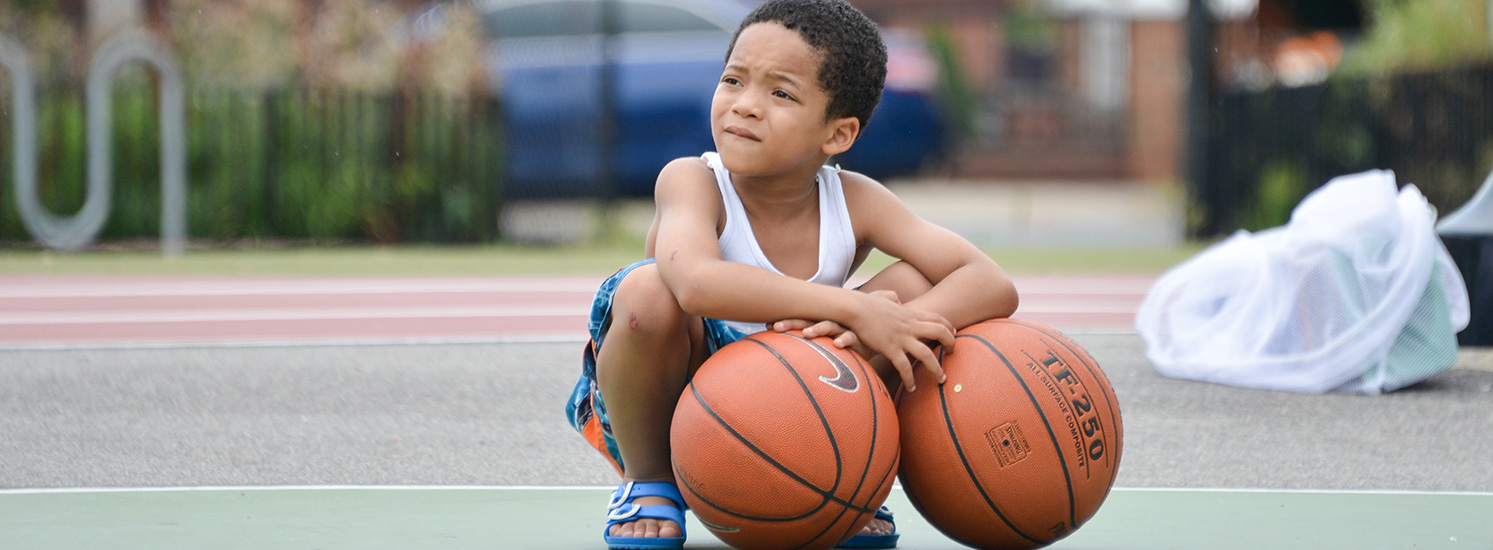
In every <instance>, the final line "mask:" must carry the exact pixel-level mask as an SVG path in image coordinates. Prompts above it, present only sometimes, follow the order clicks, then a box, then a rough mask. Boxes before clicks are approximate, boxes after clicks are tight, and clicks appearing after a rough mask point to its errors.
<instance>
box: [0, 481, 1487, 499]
mask: <svg viewBox="0 0 1493 550" xmlns="http://www.w3.org/2000/svg"><path fill="white" fill-rule="evenodd" d="M615 488H616V487H613V486H610V485H223V486H203V487H191V486H184V487H55V488H35V489H0V495H56V494H98V493H191V492H217V491H222V492H227V491H242V492H248V491H601V490H605V491H610V490H613V489H615ZM894 488H895V489H899V490H900V489H901V486H900V484H898V485H897V486H895V487H894ZM1113 491H1114V492H1121V493H1131V492H1133V493H1225V494H1228V493H1239V494H1285V495H1382V496H1468V497H1493V492H1486V491H1425V490H1392V489H1249V488H1203V487H1115V488H1114V489H1113Z"/></svg>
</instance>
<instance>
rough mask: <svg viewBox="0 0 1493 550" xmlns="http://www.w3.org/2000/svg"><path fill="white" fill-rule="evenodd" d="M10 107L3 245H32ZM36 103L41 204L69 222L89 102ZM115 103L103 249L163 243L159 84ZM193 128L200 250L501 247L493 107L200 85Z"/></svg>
mask: <svg viewBox="0 0 1493 550" xmlns="http://www.w3.org/2000/svg"><path fill="white" fill-rule="evenodd" d="M0 98H3V101H0V103H3V104H4V105H5V106H6V108H4V109H0V242H11V243H18V242H28V241H30V235H28V234H27V233H26V231H25V229H24V228H23V227H22V224H21V222H20V220H19V215H18V214H17V211H16V208H15V197H14V191H13V187H14V185H13V182H12V178H13V166H12V165H13V163H14V158H13V157H14V152H13V151H14V144H13V143H12V141H13V139H15V137H14V136H12V135H11V120H10V116H11V113H12V112H13V109H12V108H11V106H10V105H9V103H10V102H12V101H13V99H12V98H9V97H8V94H6V95H3V96H0ZM38 98H39V103H40V105H39V109H38V111H39V113H38V117H37V122H38V125H37V126H38V134H39V135H38V136H36V137H35V139H37V141H38V145H39V147H38V149H39V150H40V155H39V156H40V159H39V163H38V164H39V172H40V174H39V178H38V179H39V194H40V196H41V199H42V202H43V204H45V205H46V206H47V207H48V209H49V210H51V211H52V212H54V213H55V214H58V215H68V214H71V213H73V212H76V211H77V210H78V208H80V207H81V206H82V204H83V201H84V198H85V193H86V186H85V184H84V183H83V182H84V177H85V174H84V170H85V168H84V164H85V163H84V158H85V151H84V147H85V145H84V143H85V138H86V136H85V135H84V133H85V132H84V130H83V128H84V120H83V117H84V116H85V115H84V98H83V94H82V92H81V90H78V91H77V92H76V93H73V92H72V91H68V92H64V93H58V92H52V93H47V92H43V93H41V94H38ZM113 104H114V112H113V115H112V116H113V121H114V123H113V136H112V140H113V141H112V143H113V149H114V151H113V155H112V156H113V162H112V167H113V168H112V169H113V175H114V193H113V200H112V202H113V207H112V208H111V213H110V217H109V221H108V223H107V224H106V225H105V227H104V229H103V232H102V234H101V235H100V236H99V239H100V240H102V241H118V240H128V239H154V238H156V236H158V235H159V234H160V226H159V224H160V204H161V201H160V196H161V195H160V184H159V182H160V169H159V155H158V152H157V151H158V147H159V137H158V122H157V120H158V117H157V114H156V108H157V106H156V101H155V99H154V96H153V95H152V90H151V86H150V84H149V83H148V81H146V80H145V79H144V78H140V79H138V80H133V79H126V80H122V81H121V83H120V84H119V85H118V86H116V87H115V93H114V100H113ZM186 118H187V134H188V135H187V144H188V163H187V165H188V168H187V169H188V181H189V191H188V208H187V216H188V227H189V234H190V236H191V238H192V239H207V240H212V241H236V240H270V239H291V240H312V241H376V242H409V241H416V242H477V241H493V240H496V239H497V238H498V237H499V235H498V229H497V227H498V225H497V212H498V209H499V206H500V203H499V201H500V200H501V195H502V174H503V168H502V162H501V159H503V155H504V151H505V149H504V144H503V131H502V116H501V111H500V109H499V107H498V105H497V102H496V101H494V100H492V99H489V98H485V97H479V98H455V97H448V96H442V95H436V94H416V95H402V94H367V93H358V92H351V91H307V90H270V91H250V90H236V89H222V88H197V89H194V90H192V91H190V92H189V93H188V97H187V113H186ZM21 139H26V138H25V137H24V136H23V137H22V138H21Z"/></svg>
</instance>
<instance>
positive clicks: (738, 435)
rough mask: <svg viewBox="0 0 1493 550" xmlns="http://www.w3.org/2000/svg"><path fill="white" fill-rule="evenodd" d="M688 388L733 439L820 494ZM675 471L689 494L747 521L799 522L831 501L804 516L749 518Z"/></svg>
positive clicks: (692, 388)
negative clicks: (721, 503)
mask: <svg viewBox="0 0 1493 550" xmlns="http://www.w3.org/2000/svg"><path fill="white" fill-rule="evenodd" d="M688 387H689V391H690V393H691V394H693V395H694V396H695V401H696V402H698V403H700V406H701V407H702V408H704V409H705V413H706V414H709V415H710V417H711V418H714V419H715V422H716V424H720V426H721V427H722V428H725V429H726V431H727V432H729V433H730V434H731V437H734V438H736V440H737V441H739V442H741V443H742V444H743V445H746V447H747V449H749V450H751V451H752V452H753V453H756V454H757V456H760V457H762V458H763V459H764V460H766V461H767V463H768V464H769V465H771V466H772V467H773V468H776V469H777V470H778V471H779V472H782V473H784V474H788V476H789V477H791V478H793V479H795V480H798V481H799V483H801V484H803V485H805V486H807V487H810V488H811V489H813V490H814V491H816V492H820V491H819V490H818V489H817V488H814V486H813V485H810V484H808V483H806V482H804V480H802V479H800V478H799V477H798V475H797V474H794V473H793V471H791V470H789V469H787V468H784V467H783V465H782V464H779V463H778V461H776V460H773V459H772V457H770V456H767V453H764V452H762V450H761V449H758V448H757V446H756V445H753V444H752V442H750V441H747V440H746V438H745V437H742V435H741V433H740V432H737V431H736V429H734V428H732V427H731V425H730V424H728V423H726V420H725V419H724V418H721V417H720V415H718V414H716V413H715V411H714V410H712V409H711V408H710V405H709V404H707V403H706V402H705V398H704V397H703V396H701V395H700V392H699V391H698V390H696V389H695V385H694V384H690V385H689V386H688ZM670 462H671V463H672V462H673V460H672V458H671V460H670ZM674 470H675V472H674V478H675V479H678V480H680V481H681V482H683V483H684V484H685V486H686V487H688V488H689V492H690V493H693V494H694V495H695V496H696V497H698V498H699V499H700V501H701V502H704V503H705V504H708V505H710V507H711V508H715V509H716V510H720V511H721V512H724V513H726V514H727V515H731V516H735V517H739V518H742V519H746V520H751V521H762V522H769V523H771V522H780V521H797V520H800V519H803V518H806V517H809V516H812V515H814V514H816V513H819V510H822V509H823V508H824V507H825V506H826V505H828V504H829V500H827V499H826V500H823V501H821V502H820V503H819V506H816V507H814V509H812V510H809V511H808V512H805V513H804V514H803V515H799V516H793V517H788V518H763V517H757V516H749V515H746V514H741V513H738V512H736V511H733V510H728V509H726V508H724V507H722V506H721V505H719V504H716V503H715V502H713V501H711V500H710V499H708V498H705V496H704V495H701V494H700V492H699V491H696V490H695V488H694V486H693V485H690V484H689V481H688V477H689V476H685V475H681V474H682V472H680V471H679V468H678V466H675V468H674ZM820 495H821V496H824V495H823V492H820Z"/></svg>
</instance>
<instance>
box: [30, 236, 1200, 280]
mask: <svg viewBox="0 0 1493 550" xmlns="http://www.w3.org/2000/svg"><path fill="white" fill-rule="evenodd" d="M1201 249H1202V245H1189V246H1183V247H1178V248H1165V249H1104V250H1073V249H1010V250H1006V249H999V250H986V253H987V254H989V255H990V257H992V258H995V260H996V261H997V262H999V263H1000V264H1001V266H1002V267H1004V268H1005V269H1006V271H1008V272H1010V273H1012V274H1016V275H1030V274H1084V273H1140V274H1156V273H1161V272H1162V271H1165V270H1166V269H1167V268H1169V267H1171V266H1173V265H1176V264H1177V263H1179V262H1181V261H1183V260H1185V259H1187V258H1188V257H1191V256H1192V255H1194V254H1196V253H1197V252H1198V251H1199V250H1201ZM641 256H642V246H641V245H640V244H638V243H625V244H616V245H586V246H564V247H552V248H542V247H520V246H510V245H480V246H476V245H474V246H414V245H409V246H397V247H386V246H372V245H362V246H359V245H348V246H336V247H313V246H308V247H293V248H246V249H238V248H232V249H230V248H211V249H192V250H188V251H187V252H186V253H185V254H183V255H182V256H180V257H176V258H167V257H164V256H163V255H161V253H160V252H159V251H158V250H153V249H141V250H124V251H121V250H90V251H83V252H76V253H57V252H48V251H38V250H0V275H32V276H34V275H70V276H81V275H110V276H118V275H139V276H170V275H182V276H254V277H484V276H526V275H528V276H534V275H541V276H542V275H597V276H605V275H606V274H608V273H611V272H612V271H614V270H616V269H617V268H619V267H621V266H623V265H626V264H627V263H629V262H632V261H633V260H636V259H638V258H640V257H641ZM890 263H891V259H890V258H888V257H886V256H884V255H881V254H873V255H872V257H871V258H870V259H868V260H867V261H866V264H865V265H864V266H863V267H862V268H861V271H860V272H861V273H871V272H874V271H875V270H877V269H880V268H881V267H884V266H886V265H888V264H890Z"/></svg>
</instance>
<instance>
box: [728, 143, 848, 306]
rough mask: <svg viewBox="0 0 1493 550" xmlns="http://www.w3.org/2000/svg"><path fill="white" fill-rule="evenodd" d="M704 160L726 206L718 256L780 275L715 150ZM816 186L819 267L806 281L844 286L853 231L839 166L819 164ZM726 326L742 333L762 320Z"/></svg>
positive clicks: (780, 272)
mask: <svg viewBox="0 0 1493 550" xmlns="http://www.w3.org/2000/svg"><path fill="white" fill-rule="evenodd" d="M704 158H705V162H706V163H707V164H709V165H710V168H711V169H713V170H715V183H716V185H717V186H718V187H720V191H721V201H722V202H723V203H725V206H726V228H725V229H724V230H722V231H721V236H720V239H719V242H720V245H721V259H723V260H726V261H728V262H737V263H743V264H747V265H751V266H757V267H760V268H762V269H766V270H768V271H771V272H773V273H777V274H779V275H782V274H783V272H782V271H779V270H778V268H777V267H774V266H773V265H772V262H771V261H770V260H768V259H767V254H765V253H763V252H762V246H761V245H760V244H758V243H757V236H756V234H755V233H753V232H752V222H751V220H748V219H747V214H746V208H745V207H743V206H742V205H741V197H738V196H737V195H736V186H734V185H732V184H731V172H730V171H728V170H726V166H725V165H724V164H722V163H721V156H720V155H719V154H717V153H713V152H712V153H705V155H704ZM814 181H815V183H816V184H818V186H819V271H817V272H815V273H814V276H813V277H810V278H809V282H811V283H817V284H821V285H829V286H834V287H841V286H845V281H846V280H847V279H849V278H850V267H851V264H853V263H854V262H855V249H856V244H855V231H854V229H853V228H852V227H851V225H850V209H849V208H846V207H845V191H844V189H843V188H842V187H841V186H840V169H839V167H836V166H823V167H820V168H819V174H817V175H816V176H815V177H814ZM725 323H726V325H727V326H730V327H731V328H734V329H736V330H739V331H741V332H743V333H745V334H751V333H753V332H759V331H761V330H763V329H764V328H765V326H764V325H763V324H762V323H747V322H742V321H730V320H726V321H725Z"/></svg>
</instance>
